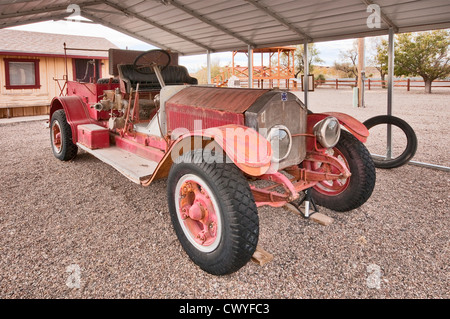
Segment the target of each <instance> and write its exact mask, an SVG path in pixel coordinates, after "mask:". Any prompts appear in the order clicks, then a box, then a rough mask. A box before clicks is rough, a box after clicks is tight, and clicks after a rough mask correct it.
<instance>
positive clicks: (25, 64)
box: [4, 59, 41, 89]
mask: <svg viewBox="0 0 450 319" xmlns="http://www.w3.org/2000/svg"><path fill="white" fill-rule="evenodd" d="M4 61H5V75H6V88H7V89H39V88H40V87H41V85H40V83H39V60H34V59H4Z"/></svg>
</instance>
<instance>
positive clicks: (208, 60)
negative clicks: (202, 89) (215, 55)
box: [206, 50, 211, 84]
mask: <svg viewBox="0 0 450 319" xmlns="http://www.w3.org/2000/svg"><path fill="white" fill-rule="evenodd" d="M206 73H207V79H208V84H211V52H210V51H209V50H207V51H206Z"/></svg>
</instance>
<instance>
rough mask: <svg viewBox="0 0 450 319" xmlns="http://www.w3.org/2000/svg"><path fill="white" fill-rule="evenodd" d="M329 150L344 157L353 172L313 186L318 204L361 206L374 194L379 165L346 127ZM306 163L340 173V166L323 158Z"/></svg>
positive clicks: (342, 209)
mask: <svg viewBox="0 0 450 319" xmlns="http://www.w3.org/2000/svg"><path fill="white" fill-rule="evenodd" d="M328 152H330V154H331V155H333V156H334V157H337V158H338V159H340V160H341V161H343V162H344V163H345V164H346V165H347V167H348V169H349V171H350V173H351V174H352V175H351V176H350V177H348V178H345V179H338V180H335V181H327V180H325V181H322V182H319V183H318V184H317V185H315V186H314V187H313V189H312V191H311V196H312V197H313V199H314V201H315V202H316V204H318V205H321V206H324V207H327V208H329V209H332V210H335V211H338V212H346V211H350V210H352V209H356V208H358V207H360V206H361V205H362V204H364V203H365V202H366V201H367V200H368V199H369V198H370V196H371V195H372V192H373V189H374V187H375V181H376V172H375V165H374V163H373V160H372V157H371V156H370V153H369V151H368V150H367V148H366V147H365V146H364V144H363V143H361V142H360V141H359V140H358V139H356V138H355V137H354V136H353V135H352V134H350V133H349V132H346V131H342V132H341V138H340V140H339V142H338V144H337V145H336V146H335V147H334V148H333V149H330V150H329V151H328ZM302 165H303V167H304V168H306V169H309V170H312V171H318V172H329V173H339V170H338V169H337V168H336V167H333V166H332V165H330V164H325V163H321V162H313V161H304V162H303V164H302Z"/></svg>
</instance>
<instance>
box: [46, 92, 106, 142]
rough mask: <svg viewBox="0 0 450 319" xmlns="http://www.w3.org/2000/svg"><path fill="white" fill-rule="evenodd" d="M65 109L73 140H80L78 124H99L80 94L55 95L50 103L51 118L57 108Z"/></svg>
mask: <svg viewBox="0 0 450 319" xmlns="http://www.w3.org/2000/svg"><path fill="white" fill-rule="evenodd" d="M59 109H64V111H65V112H66V117H67V122H68V123H69V125H70V128H71V129H72V141H73V142H74V143H76V142H77V141H78V130H77V127H78V125H82V124H98V122H96V121H94V120H93V119H92V118H91V117H90V114H89V111H88V108H87V106H86V104H85V103H84V102H83V100H82V99H81V97H79V96H63V97H55V98H54V99H53V100H52V103H51V104H50V119H51V118H52V115H53V113H54V112H55V111H56V110H59Z"/></svg>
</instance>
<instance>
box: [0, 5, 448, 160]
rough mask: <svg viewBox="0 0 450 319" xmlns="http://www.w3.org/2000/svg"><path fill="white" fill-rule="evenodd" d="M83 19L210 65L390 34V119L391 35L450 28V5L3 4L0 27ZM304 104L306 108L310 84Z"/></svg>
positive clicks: (392, 53)
mask: <svg viewBox="0 0 450 319" xmlns="http://www.w3.org/2000/svg"><path fill="white" fill-rule="evenodd" d="M78 15H81V16H83V17H85V18H88V19H90V20H92V21H93V22H96V23H99V24H102V25H104V26H107V27H110V28H112V29H115V30H117V31H120V32H122V33H125V34H127V35H130V36H132V37H134V38H137V39H140V40H142V41H144V42H146V43H149V44H152V45H154V46H157V47H159V48H162V49H168V50H172V51H176V52H179V53H180V54H182V55H193V54H205V53H206V54H207V57H208V59H207V60H208V66H210V60H211V59H210V53H212V52H221V51H233V50H248V51H249V53H251V51H252V50H253V49H254V48H264V47H271V46H285V45H293V44H307V43H312V42H323V41H331V40H340V39H351V38H362V37H367V36H379V35H386V34H389V44H390V46H389V58H390V59H389V75H388V81H389V84H388V101H387V113H388V115H391V114H392V92H393V65H394V34H395V33H403V32H414V31H426V30H432V29H444V28H450V1H448V0H227V1H223V0H145V1H144V0H121V1H118V0H71V1H67V0H50V1H44V0H12V1H11V0H5V1H4V0H0V28H7V27H12V26H17V25H23V24H29V23H34V22H41V21H47V20H60V19H63V18H69V19H73V17H75V16H78ZM304 47H305V54H304V55H305V58H306V59H307V54H308V52H307V51H308V50H307V45H305V46H304ZM250 56H251V54H249V57H250ZM305 65H306V66H307V65H308V64H307V63H305ZM249 69H252V65H251V59H249ZM305 73H309V72H308V70H307V67H306V70H305ZM251 82H252V74H251V73H250V74H249V83H251ZM304 102H305V104H308V88H307V83H305V96H304ZM389 152H390V138H389V133H388V142H387V153H388V154H389Z"/></svg>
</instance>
